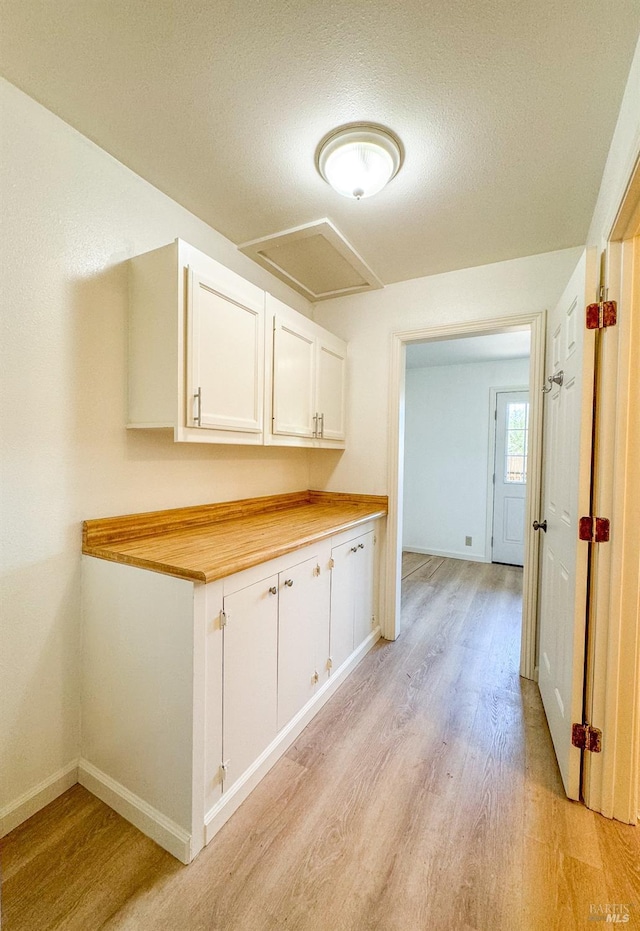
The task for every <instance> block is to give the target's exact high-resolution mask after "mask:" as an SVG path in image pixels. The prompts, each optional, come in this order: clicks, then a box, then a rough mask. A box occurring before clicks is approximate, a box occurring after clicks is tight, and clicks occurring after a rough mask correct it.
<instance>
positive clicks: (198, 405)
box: [193, 388, 202, 427]
mask: <svg viewBox="0 0 640 931" xmlns="http://www.w3.org/2000/svg"><path fill="white" fill-rule="evenodd" d="M193 399H194V401H195V402H196V412H195V414H194V415H193V422H194V423H195V424H196V426H198V427H201V426H202V388H198V390H197V391H196V393H195V394H194V396H193Z"/></svg>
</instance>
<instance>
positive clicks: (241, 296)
mask: <svg viewBox="0 0 640 931" xmlns="http://www.w3.org/2000/svg"><path fill="white" fill-rule="evenodd" d="M243 284H244V287H243V288H242V289H238V293H234V292H231V293H230V291H229V289H228V288H227V289H225V288H224V287H223V286H221V285H220V284H219V283H218V282H216V281H215V279H214V278H209V277H206V276H204V275H200V274H198V272H196V271H194V270H193V269H191V268H190V269H189V277H188V302H187V308H188V310H187V325H188V329H187V425H188V426H192V427H202V428H204V429H208V430H233V431H236V430H237V431H240V432H247V433H257V434H261V433H262V417H263V391H264V349H263V346H264V312H263V309H264V300H263V294H262V292H261V291H259V290H258V289H257V288H256V289H255V291H256V293H255V294H254V293H252V291H251V289H250V288H249V287H247V285H246V282H243Z"/></svg>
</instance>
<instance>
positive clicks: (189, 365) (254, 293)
mask: <svg viewBox="0 0 640 931" xmlns="http://www.w3.org/2000/svg"><path fill="white" fill-rule="evenodd" d="M129 288H130V291H129V298H130V309H129V423H128V425H129V427H172V428H173V431H174V439H175V440H176V441H177V442H183V443H185V442H186V443H244V444H246V443H249V444H260V445H261V444H262V442H263V434H264V431H263V416H264V299H265V293H264V291H262V290H261V289H260V288H257V287H256V286H255V285H253V284H251V283H250V282H248V281H245V280H244V279H243V278H241V277H240V275H236V274H235V273H234V272H232V271H230V270H229V269H228V268H225V267H224V266H223V265H220V263H219V262H215V261H214V260H213V259H211V258H209V256H207V255H204V253H202V252H200V251H199V250H198V249H194V248H193V247H192V246H189V245H188V244H187V243H185V242H182V240H179V239H178V240H176V241H175V242H174V243H171V244H170V245H168V246H164V247H162V248H161V249H156V250H154V251H153V252H147V253H146V254H145V255H141V256H138V257H137V258H135V259H132V260H131V263H130V280H129Z"/></svg>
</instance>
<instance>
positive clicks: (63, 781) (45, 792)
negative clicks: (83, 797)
mask: <svg viewBox="0 0 640 931" xmlns="http://www.w3.org/2000/svg"><path fill="white" fill-rule="evenodd" d="M77 781H78V761H77V760H74V761H73V763H69V764H68V765H67V766H65V767H64V769H61V770H58V772H57V773H54V774H53V776H50V777H49V778H48V779H45V780H44V781H43V782H41V783H39V784H38V785H37V786H35V787H34V788H33V789H29V791H28V792H25V793H23V795H21V796H20V797H19V798H17V799H16V800H15V801H14V802H11V803H10V804H9V805H6V806H5V807H4V808H2V809H0V837H4V836H5V834H8V833H9V831H13V829H14V828H17V827H18V825H19V824H22V822H23V821H26V820H27V818H30V817H31V816H32V815H35V814H36V812H38V811H40V810H41V809H42V808H44V807H45V805H48V804H49V802H53V801H54V799H57V798H58V796H59V795H62V793H63V792H66V791H67V789H70V788H71V786H74V785H75V784H76V782H77Z"/></svg>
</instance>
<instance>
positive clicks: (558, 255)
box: [311, 248, 582, 495]
mask: <svg viewBox="0 0 640 931" xmlns="http://www.w3.org/2000/svg"><path fill="white" fill-rule="evenodd" d="M581 251H582V250H581V249H580V248H576V249H564V250H562V251H560V252H549V253H546V254H545V255H534V256H529V257H527V258H523V259H514V260H511V261H509V262H499V263H496V264H494V265H483V266H481V267H479V268H467V269H463V270H461V271H455V272H449V273H447V274H442V275H433V276H432V277H429V278H415V279H413V280H411V281H404V282H399V283H397V284H392V285H388V286H387V287H386V288H385V289H384V290H382V291H374V292H372V293H370V294H357V295H353V296H352V297H344V298H337V299H335V300H332V301H326V302H324V303H322V304H317V305H316V306H315V309H314V319H315V320H317V321H318V322H319V323H320V324H321V325H322V326H326V327H327V329H329V330H332V331H333V332H335V333H337V334H338V335H339V336H341V337H343V338H344V339H347V340H349V384H348V389H347V412H348V422H347V430H348V434H347V435H348V437H349V442H348V443H347V448H346V451H345V453H344V455H343V456H342V457H340V456H338V455H335V454H333V455H332V454H328V455H327V456H326V458H321V457H320V456H319V455H318V453H317V452H314V453H312V457H311V484H312V486H313V487H314V488H327V489H328V490H331V491H338V490H342V491H360V492H362V493H363V494H377V495H380V494H382V495H383V494H387V493H388V463H387V456H388V448H387V447H388V417H389V400H388V399H389V370H390V361H391V336H392V334H393V333H396V332H400V331H406V330H413V329H418V328H428V327H430V326H431V327H440V326H442V325H443V324H455V323H466V322H469V321H471V322H475V321H481V320H486V319H493V318H499V317H507V316H510V315H513V314H526V313H532V312H538V311H541V310H544V309H545V308H548V307H552V306H553V305H554V304H555V303H556V302H557V300H558V298H559V297H560V294H561V293H562V290H563V288H564V286H565V284H566V283H567V281H568V279H569V276H570V275H571V272H572V271H573V269H574V267H575V265H576V263H577V261H578V258H579V256H580V254H581Z"/></svg>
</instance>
